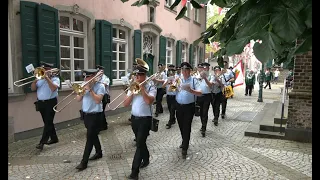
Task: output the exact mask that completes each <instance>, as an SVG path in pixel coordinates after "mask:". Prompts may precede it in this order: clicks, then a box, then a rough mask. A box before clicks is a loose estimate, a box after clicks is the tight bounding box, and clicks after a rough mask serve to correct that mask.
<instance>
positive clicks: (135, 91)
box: [108, 58, 166, 111]
mask: <svg viewBox="0 0 320 180" xmlns="http://www.w3.org/2000/svg"><path fill="white" fill-rule="evenodd" d="M136 63H137V66H141V67H144V68H145V69H146V70H147V71H149V65H148V64H147V63H146V62H145V61H144V60H142V59H139V58H136ZM165 68H166V67H165V66H163V67H162V68H161V69H160V70H159V71H158V72H156V73H154V74H152V75H151V76H150V77H148V78H147V79H146V80H144V81H143V82H141V83H140V84H139V83H138V82H136V81H132V82H131V83H130V84H129V87H128V88H127V89H125V90H124V91H123V92H122V93H120V94H119V95H118V96H117V97H116V98H114V99H113V100H112V101H111V102H110V103H109V104H108V108H109V109H110V110H112V111H113V110H115V109H117V108H118V107H119V106H120V105H121V104H122V103H123V102H124V101H125V100H126V99H127V98H125V99H124V100H123V101H121V102H120V103H119V104H118V105H117V106H116V107H115V108H111V107H110V104H112V103H113V102H114V101H115V100H117V99H118V98H119V97H120V96H121V95H123V94H124V93H126V92H127V91H128V90H130V91H131V92H132V93H133V94H139V93H140V90H141V89H140V86H141V85H143V84H144V83H147V82H149V81H150V80H152V79H153V78H154V77H158V76H159V75H161V73H162V72H163V71H164V70H165ZM134 72H135V71H134Z"/></svg>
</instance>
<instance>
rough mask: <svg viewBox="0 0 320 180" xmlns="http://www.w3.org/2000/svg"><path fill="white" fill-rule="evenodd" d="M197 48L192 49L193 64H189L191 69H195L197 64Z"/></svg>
mask: <svg viewBox="0 0 320 180" xmlns="http://www.w3.org/2000/svg"><path fill="white" fill-rule="evenodd" d="M198 62H199V61H198V47H194V49H193V64H191V66H192V67H197V64H198Z"/></svg>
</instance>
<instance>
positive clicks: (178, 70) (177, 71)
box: [176, 66, 183, 78]
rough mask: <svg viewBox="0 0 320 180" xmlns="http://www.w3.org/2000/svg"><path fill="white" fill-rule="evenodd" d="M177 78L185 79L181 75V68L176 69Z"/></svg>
mask: <svg viewBox="0 0 320 180" xmlns="http://www.w3.org/2000/svg"><path fill="white" fill-rule="evenodd" d="M176 76H177V77H179V78H183V75H182V74H181V67H179V66H178V67H176Z"/></svg>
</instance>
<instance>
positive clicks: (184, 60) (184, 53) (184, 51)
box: [181, 43, 187, 62]
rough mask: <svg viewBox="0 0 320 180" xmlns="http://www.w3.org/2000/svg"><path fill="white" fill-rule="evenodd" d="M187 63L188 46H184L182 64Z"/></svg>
mask: <svg viewBox="0 0 320 180" xmlns="http://www.w3.org/2000/svg"><path fill="white" fill-rule="evenodd" d="M186 61H187V45H186V44H184V43H183V44H182V53H181V62H186Z"/></svg>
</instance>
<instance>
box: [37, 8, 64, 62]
mask: <svg viewBox="0 0 320 180" xmlns="http://www.w3.org/2000/svg"><path fill="white" fill-rule="evenodd" d="M58 23H59V19H58V10H57V9H55V8H53V7H51V6H48V5H46V4H40V5H39V6H38V30H39V35H38V36H39V59H40V61H44V62H47V63H52V64H53V65H54V67H56V68H59V64H60V63H59V60H60V55H59V52H60V42H59V26H58Z"/></svg>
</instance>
